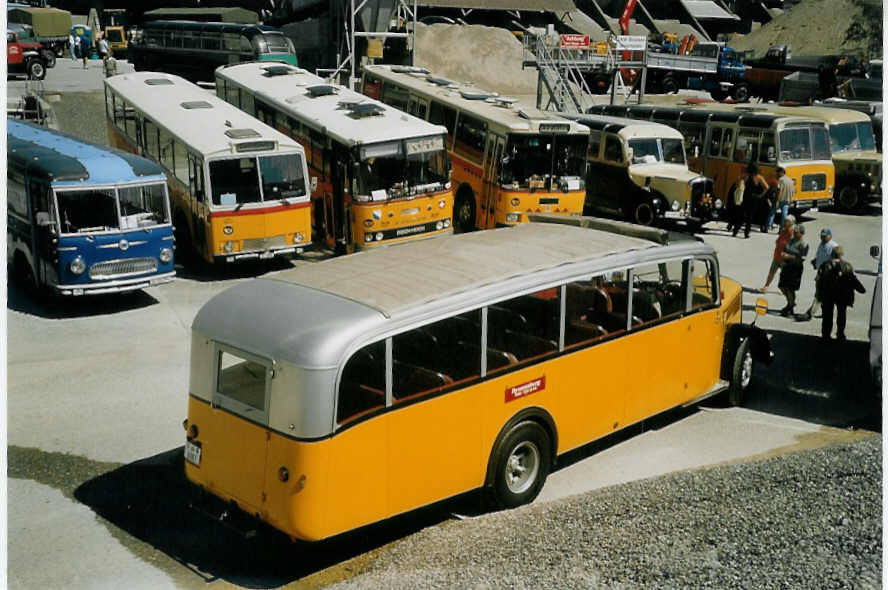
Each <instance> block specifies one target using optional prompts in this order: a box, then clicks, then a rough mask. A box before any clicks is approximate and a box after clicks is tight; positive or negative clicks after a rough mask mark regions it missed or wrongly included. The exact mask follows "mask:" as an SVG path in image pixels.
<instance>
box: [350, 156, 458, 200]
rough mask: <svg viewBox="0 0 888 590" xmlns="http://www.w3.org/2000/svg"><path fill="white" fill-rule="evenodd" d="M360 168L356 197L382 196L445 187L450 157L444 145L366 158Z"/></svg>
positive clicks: (428, 190)
mask: <svg viewBox="0 0 888 590" xmlns="http://www.w3.org/2000/svg"><path fill="white" fill-rule="evenodd" d="M360 169H361V171H360V173H359V174H358V179H357V180H358V186H357V192H356V193H355V194H356V198H358V199H359V200H361V199H370V198H371V197H372V198H373V200H381V199H386V198H398V197H404V196H408V195H415V194H420V193H428V192H433V191H439V190H443V189H444V184H445V183H446V182H447V177H448V172H449V170H450V159H449V158H448V157H447V152H446V150H444V149H440V150H434V151H428V152H420V153H415V154H410V155H404V154H403V153H399V154H392V155H387V156H374V157H369V158H366V159H364V160H362V161H361V166H360ZM379 191H385V195H383V194H382V193H381V192H379ZM374 193H375V194H374Z"/></svg>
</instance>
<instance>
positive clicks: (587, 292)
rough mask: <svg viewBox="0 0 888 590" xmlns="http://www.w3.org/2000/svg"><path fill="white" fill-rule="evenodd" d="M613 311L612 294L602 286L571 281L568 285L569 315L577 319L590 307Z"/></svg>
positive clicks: (569, 317) (570, 317)
mask: <svg viewBox="0 0 888 590" xmlns="http://www.w3.org/2000/svg"><path fill="white" fill-rule="evenodd" d="M590 307H591V308H592V309H599V310H601V311H613V308H614V306H613V302H612V301H611V297H610V295H609V294H608V293H607V291H605V290H604V289H602V288H601V287H598V286H595V285H591V284H590V285H581V284H579V283H570V284H569V285H568V286H567V317H568V319H577V318H579V317H580V316H581V315H583V313H584V312H585V311H586V310H587V309H589V308H590Z"/></svg>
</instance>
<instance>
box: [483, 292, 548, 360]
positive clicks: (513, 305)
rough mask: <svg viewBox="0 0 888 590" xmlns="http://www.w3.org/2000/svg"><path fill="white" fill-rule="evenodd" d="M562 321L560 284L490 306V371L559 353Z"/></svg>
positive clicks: (488, 347) (488, 338)
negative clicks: (556, 286)
mask: <svg viewBox="0 0 888 590" xmlns="http://www.w3.org/2000/svg"><path fill="white" fill-rule="evenodd" d="M560 324H561V289H560V288H552V289H545V290H543V291H538V292H536V293H531V294H529V295H523V296H521V297H516V298H514V299H510V300H508V301H502V302H500V303H496V304H494V305H491V306H489V307H488V308H487V371H488V373H490V372H494V371H496V370H498V369H502V368H505V367H507V366H509V365H514V364H524V363H528V362H533V361H538V360H541V359H543V358H546V357H548V356H552V355H554V354H556V353H557V352H558V339H559V332H560Z"/></svg>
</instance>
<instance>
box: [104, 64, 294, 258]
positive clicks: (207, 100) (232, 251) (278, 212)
mask: <svg viewBox="0 0 888 590" xmlns="http://www.w3.org/2000/svg"><path fill="white" fill-rule="evenodd" d="M105 117H106V121H107V127H108V138H109V139H110V141H111V145H113V146H114V147H118V148H122V149H125V150H127V151H130V152H134V153H137V154H139V155H142V156H145V157H146V158H149V159H151V160H154V161H155V162H157V163H159V164H160V165H161V166H162V167H163V168H164V169H165V170H166V171H167V179H168V181H169V187H170V200H171V202H172V203H171V204H172V206H173V225H174V226H175V228H176V236H177V237H176V242H177V245H178V248H179V252H178V253H177V257H178V256H180V255H181V254H184V253H185V252H187V251H188V250H189V249H190V248H188V249H186V246H187V245H190V246H192V247H193V249H194V250H195V251H196V254H197V255H198V256H200V257H201V258H203V259H204V260H205V261H207V262H220V261H221V262H232V261H236V260H246V259H258V258H272V257H275V256H281V255H292V254H296V253H300V252H302V251H303V249H304V248H305V247H306V246H308V245H310V243H311V201H310V196H309V188H310V187H309V185H308V170H307V168H306V165H305V150H304V149H302V146H301V145H299V144H298V143H297V142H295V141H293V140H292V139H290V138H289V137H287V136H286V135H284V134H282V133H280V132H278V131H276V130H274V129H272V128H271V127H269V126H268V125H265V124H264V123H262V122H261V121H258V120H256V119H255V118H253V117H251V116H250V115H247V114H246V113H244V112H242V111H240V110H238V109H237V108H235V107H233V106H231V105H230V104H228V103H227V102H225V101H223V100H220V99H218V98H216V97H215V96H213V95H212V94H211V93H209V92H207V91H206V90H203V89H201V88H200V87H198V86H196V85H194V84H192V83H191V82H188V81H187V80H185V79H183V78H180V77H178V76H173V75H171V74H159V73H156V72H136V73H132V74H121V75H119V76H113V77H111V78H106V79H105Z"/></svg>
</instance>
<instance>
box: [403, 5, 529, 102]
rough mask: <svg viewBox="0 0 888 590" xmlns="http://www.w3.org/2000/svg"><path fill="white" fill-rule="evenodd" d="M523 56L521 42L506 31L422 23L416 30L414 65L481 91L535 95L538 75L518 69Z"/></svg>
mask: <svg viewBox="0 0 888 590" xmlns="http://www.w3.org/2000/svg"><path fill="white" fill-rule="evenodd" d="M523 55H524V54H523V49H522V45H521V41H519V40H518V39H517V38H516V37H515V36H514V35H513V34H512V33H510V32H509V31H507V30H505V29H499V28H495V27H485V26H481V25H443V24H441V25H423V24H422V23H419V24H417V27H416V65H418V66H423V67H426V68H428V69H430V70H431V71H432V72H434V73H435V74H436V75H438V76H443V77H445V78H449V79H451V80H454V81H456V82H471V83H473V84H475V85H476V86H477V87H478V88H482V89H484V90H490V91H493V92H499V93H500V94H506V95H513V96H514V95H528V94H536V87H537V71H536V70H535V69H530V68H528V69H526V70H522V69H521V62H522V60H523Z"/></svg>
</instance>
